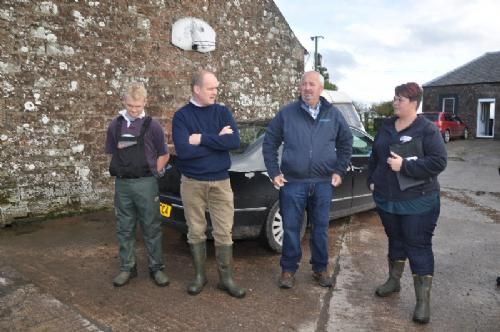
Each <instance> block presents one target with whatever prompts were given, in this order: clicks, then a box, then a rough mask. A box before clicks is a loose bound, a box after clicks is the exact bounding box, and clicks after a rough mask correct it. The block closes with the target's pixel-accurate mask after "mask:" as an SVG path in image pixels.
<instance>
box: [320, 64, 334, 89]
mask: <svg viewBox="0 0 500 332" xmlns="http://www.w3.org/2000/svg"><path fill="white" fill-rule="evenodd" d="M318 72H319V73H320V74H321V75H322V76H323V77H324V79H325V86H324V88H325V89H326V90H334V91H337V90H338V88H337V86H336V85H335V84H333V83H332V82H330V74H328V69H326V67H321V66H319V67H318Z"/></svg>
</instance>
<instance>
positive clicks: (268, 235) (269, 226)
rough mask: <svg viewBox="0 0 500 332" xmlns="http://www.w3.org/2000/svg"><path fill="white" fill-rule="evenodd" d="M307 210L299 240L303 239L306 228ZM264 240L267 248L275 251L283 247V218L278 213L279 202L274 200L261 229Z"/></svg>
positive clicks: (279, 250)
mask: <svg viewBox="0 0 500 332" xmlns="http://www.w3.org/2000/svg"><path fill="white" fill-rule="evenodd" d="M306 213H307V212H304V220H303V222H302V229H301V230H300V240H302V239H303V237H304V235H305V233H306V228H307V215H306ZM262 231H263V232H262V234H263V235H264V240H265V241H266V243H267V245H268V246H269V248H270V249H271V250H273V251H276V252H281V250H282V248H283V233H284V230H283V219H282V218H281V214H280V202H279V201H276V202H274V204H273V206H272V207H271V209H270V210H269V214H268V215H267V218H266V224H265V225H264V228H263V230H262Z"/></svg>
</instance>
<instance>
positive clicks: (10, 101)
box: [0, 0, 304, 225]
mask: <svg viewBox="0 0 500 332" xmlns="http://www.w3.org/2000/svg"><path fill="white" fill-rule="evenodd" d="M186 16H193V17H197V18H199V19H202V20H204V21H206V22H207V23H209V24H210V26H211V27H212V28H213V29H214V30H215V31H216V33H217V39H216V42H217V45H216V50H215V51H213V52H210V53H198V52H190V51H183V50H181V49H178V48H176V47H174V46H173V45H172V44H171V43H170V40H171V26H172V24H173V23H174V22H175V21H176V20H178V19H179V18H182V17H186ZM0 43H1V45H2V47H1V49H0V88H1V93H2V98H1V99H0V149H1V151H0V215H1V217H0V225H2V224H7V223H10V222H11V221H12V220H13V219H15V218H26V217H34V216H45V215H50V214H54V213H56V214H57V213H68V212H69V213H71V212H77V211H82V210H86V209H95V208H100V207H109V206H112V195H113V185H112V179H111V178H110V177H109V174H108V172H107V167H108V157H107V156H106V155H105V154H104V153H103V142H104V136H105V130H106V127H107V124H108V122H109V121H110V120H111V119H112V118H113V117H114V116H116V114H117V111H118V110H119V109H120V107H121V103H120V100H119V93H120V92H121V90H122V88H123V86H124V84H126V83H127V82H129V81H132V80H140V81H143V82H144V83H145V84H146V87H147V88H148V91H149V94H150V98H149V106H148V108H147V112H148V113H149V114H150V115H152V116H154V117H156V118H157V119H159V120H160V122H162V123H164V125H165V129H166V131H167V133H168V132H170V120H171V118H172V116H173V113H174V112H175V110H176V109H177V108H179V107H180V106H182V105H183V104H184V103H185V102H186V101H187V99H188V98H189V95H190V89H189V78H190V74H191V73H192V72H193V71H194V70H195V69H196V68H200V67H204V68H208V69H211V70H214V71H216V72H217V76H218V78H219V80H220V81H221V87H220V96H219V100H220V101H221V102H223V103H225V104H226V105H228V106H229V107H230V108H231V109H232V110H233V112H234V115H235V117H236V118H237V119H256V118H269V117H272V115H273V114H274V113H275V112H276V111H277V110H278V108H279V106H280V105H282V104H283V103H285V102H287V101H289V100H290V99H292V98H294V97H295V95H296V94H297V88H296V87H297V83H298V79H299V77H300V74H301V72H302V71H303V65H304V63H303V59H304V48H303V47H302V45H300V43H299V42H298V40H297V39H296V38H295V36H294V35H293V33H292V31H291V30H290V28H289V26H288V24H287V22H286V21H285V20H284V18H283V16H282V15H281V13H280V12H279V10H278V9H277V7H276V6H275V4H274V2H273V1H271V0H227V1H219V0H216V1H206V0H205V1H201V0H199V1H195V0H191V1H184V0H183V1H172V0H144V1H139V0H137V1H130V0H128V1H127V0H112V1H86V0H79V1H78V0H74V1H70V0H58V1H55V0H54V1H28V0H2V1H1V2H0Z"/></svg>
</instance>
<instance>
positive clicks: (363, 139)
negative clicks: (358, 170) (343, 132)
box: [352, 129, 372, 156]
mask: <svg viewBox="0 0 500 332" xmlns="http://www.w3.org/2000/svg"><path fill="white" fill-rule="evenodd" d="M371 152H372V140H371V139H370V138H368V137H367V136H366V135H364V134H363V133H361V132H359V131H357V130H354V129H353V130H352V155H353V156H369V155H370V154H371Z"/></svg>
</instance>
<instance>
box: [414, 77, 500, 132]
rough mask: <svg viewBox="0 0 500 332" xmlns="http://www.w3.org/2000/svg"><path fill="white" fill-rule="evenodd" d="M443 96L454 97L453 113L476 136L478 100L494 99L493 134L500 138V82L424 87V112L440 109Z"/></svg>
mask: <svg viewBox="0 0 500 332" xmlns="http://www.w3.org/2000/svg"><path fill="white" fill-rule="evenodd" d="M443 97H455V98H456V100H457V101H458V104H457V105H455V114H457V115H458V116H459V117H460V118H461V119H462V120H463V121H464V122H465V123H466V124H467V126H468V127H469V132H470V134H471V136H472V137H476V128H477V106H478V100H479V99H486V98H493V99H495V100H496V102H495V127H494V136H495V138H496V139H499V138H500V84H498V83H493V84H470V85H453V86H436V87H424V99H423V104H422V110H423V111H424V112H431V111H434V112H435V111H441V108H442V104H441V103H442V98H443Z"/></svg>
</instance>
